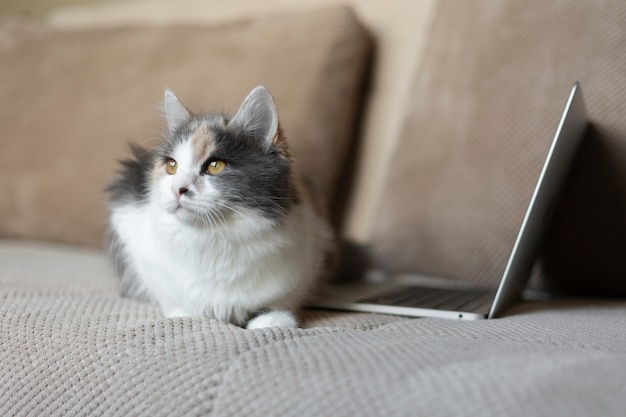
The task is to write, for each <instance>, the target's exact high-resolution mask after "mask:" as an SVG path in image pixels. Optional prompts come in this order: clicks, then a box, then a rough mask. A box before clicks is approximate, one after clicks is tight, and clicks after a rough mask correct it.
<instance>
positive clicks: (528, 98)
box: [372, 0, 626, 294]
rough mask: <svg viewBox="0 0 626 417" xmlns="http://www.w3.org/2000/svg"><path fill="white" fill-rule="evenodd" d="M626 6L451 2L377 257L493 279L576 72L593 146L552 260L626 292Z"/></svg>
mask: <svg viewBox="0 0 626 417" xmlns="http://www.w3.org/2000/svg"><path fill="white" fill-rule="evenodd" d="M624 16H626V5H625V4H624V2H620V1H611V2H602V3H598V2H592V1H585V2H565V3H563V2H559V1H545V0H533V1H516V0H507V1H499V2H495V3H494V2H491V1H485V0H470V1H464V2H457V1H454V0H443V1H441V3H440V4H439V9H438V11H437V13H436V18H435V21H434V23H433V28H432V33H431V37H430V41H429V44H428V45H429V46H428V48H427V54H426V56H425V57H424V61H423V65H422V66H421V67H420V69H419V71H418V73H417V74H416V78H415V87H414V90H413V92H412V102H411V105H410V108H409V109H408V111H407V113H408V116H407V118H406V123H405V126H404V128H403V132H402V135H401V137H400V139H399V142H398V143H397V145H396V149H395V151H394V152H395V154H394V159H393V163H392V164H391V168H390V172H389V175H388V177H387V180H386V187H385V193H384V195H383V198H382V199H381V204H380V207H379V208H378V210H377V220H378V221H377V222H376V224H375V226H374V231H373V238H372V242H373V247H374V252H375V254H376V260H377V263H378V265H380V266H382V267H385V268H388V269H392V270H401V271H415V272H420V273H425V274H430V275H436V276H444V277H451V278H457V279H464V280H470V281H474V282H477V283H485V284H494V283H497V282H498V281H499V280H500V277H501V276H502V273H503V271H504V268H505V265H506V260H507V258H508V256H509V254H510V252H511V249H512V246H513V243H514V239H515V237H516V234H517V232H518V230H519V228H520V226H521V222H522V219H523V216H524V213H525V210H526V208H527V206H528V202H529V201H530V196H531V194H532V191H533V188H534V185H535V183H536V181H537V178H538V177H539V172H540V169H541V166H542V164H543V161H544V159H545V156H546V154H547V151H548V147H549V144H550V142H551V140H552V137H553V135H554V132H555V131H556V128H557V124H558V121H559V116H560V114H561V112H562V110H563V107H564V105H565V102H566V99H567V96H568V93H569V91H570V88H571V86H572V84H573V83H574V82H575V81H577V80H579V81H580V82H581V83H582V89H583V93H584V96H585V99H586V104H587V108H588V113H589V115H590V118H591V121H592V123H593V124H594V125H595V126H596V128H595V134H592V135H589V137H588V138H587V139H590V140H592V141H593V142H597V143H594V144H589V145H583V148H585V149H584V152H583V154H582V155H581V157H580V158H579V160H578V161H577V162H576V163H575V167H574V171H575V172H574V173H573V175H571V178H572V180H573V181H575V182H573V183H572V185H571V186H570V187H569V189H568V191H567V192H566V196H565V197H564V198H563V204H562V205H561V206H560V207H559V208H558V209H557V221H556V222H555V224H554V228H553V229H552V230H551V233H550V236H549V239H548V242H549V245H548V250H547V251H546V254H545V256H546V264H547V265H548V264H549V265H550V268H547V269H546V270H547V271H548V272H549V273H551V274H552V276H553V277H554V281H553V282H555V283H556V282H560V284H561V288H568V283H567V279H568V277H570V278H571V277H575V279H577V280H579V281H583V282H586V284H585V286H584V287H585V289H584V290H583V291H589V290H591V289H592V288H594V287H595V288H599V287H598V286H599V285H600V281H603V282H604V285H603V288H604V290H605V292H612V293H617V292H619V291H621V293H622V294H626V281H625V280H624V276H626V257H624V256H623V254H624V253H626V241H625V240H624V239H623V236H624V235H626V217H625V216H624V213H626V200H625V199H624V198H623V196H624V195H626V176H625V175H623V172H624V170H625V169H626V118H624V114H626V105H625V103H626V101H624V99H623V98H624V97H626V53H625V49H624V47H623V46H624V45H625V44H626V30H624ZM592 133H593V129H592ZM591 136H593V138H591ZM587 196H588V197H587ZM592 277H594V278H593V279H592ZM570 288H571V287H570ZM582 288H583V287H581V290H582Z"/></svg>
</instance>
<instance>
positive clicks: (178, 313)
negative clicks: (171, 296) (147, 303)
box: [163, 307, 191, 319]
mask: <svg viewBox="0 0 626 417" xmlns="http://www.w3.org/2000/svg"><path fill="white" fill-rule="evenodd" d="M163 315H164V316H165V317H166V318H168V319H172V318H175V317H190V316H191V314H189V313H187V312H186V311H184V310H183V309H182V308H178V307H173V308H168V309H167V310H163Z"/></svg>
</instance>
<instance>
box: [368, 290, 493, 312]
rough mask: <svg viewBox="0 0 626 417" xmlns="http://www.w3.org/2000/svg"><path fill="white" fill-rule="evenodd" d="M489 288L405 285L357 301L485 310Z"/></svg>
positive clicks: (490, 294)
mask: <svg viewBox="0 0 626 417" xmlns="http://www.w3.org/2000/svg"><path fill="white" fill-rule="evenodd" d="M493 298H494V294H493V292H492V291H491V290H483V289H473V288H472V289H455V288H435V287H425V286H406V287H401V288H399V289H398V288H396V289H394V290H393V291H390V292H387V293H382V294H377V295H375V296H374V297H369V298H364V299H361V300H359V301H357V302H359V303H363V304H380V305H390V306H399V307H414V308H428V309H436V310H449V311H461V310H462V311H469V312H472V311H477V310H486V309H487V308H488V307H489V306H490V305H491V303H492V302H493Z"/></svg>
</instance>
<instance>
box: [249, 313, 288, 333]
mask: <svg viewBox="0 0 626 417" xmlns="http://www.w3.org/2000/svg"><path fill="white" fill-rule="evenodd" d="M297 325H298V322H297V320H296V318H295V317H294V315H293V314H292V313H291V312H289V311H269V312H267V313H264V314H261V315H259V316H257V317H255V318H253V319H252V320H250V321H249V322H248V324H247V325H246V329H263V328H265V327H296V326H297Z"/></svg>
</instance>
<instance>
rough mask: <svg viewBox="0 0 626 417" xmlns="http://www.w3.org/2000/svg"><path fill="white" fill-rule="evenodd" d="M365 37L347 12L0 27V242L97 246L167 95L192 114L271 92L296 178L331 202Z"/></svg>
mask: <svg viewBox="0 0 626 417" xmlns="http://www.w3.org/2000/svg"><path fill="white" fill-rule="evenodd" d="M369 45H370V44H369V40H368V37H367V36H366V34H365V32H364V30H363V29H362V28H361V26H360V25H359V24H358V23H357V21H356V19H355V17H354V16H353V14H352V13H351V12H350V11H349V10H348V9H346V8H344V7H331V8H325V9H320V10H317V11H308V12H307V13H298V14H291V15H281V16H271V17H264V18H248V19H243V20H241V21H237V22H234V23H232V24H228V25H222V26H214V27H203V26H186V27H183V26H169V27H150V28H118V29H107V30H81V31H69V32H62V31H52V30H47V29H45V28H36V29H35V30H32V28H31V27H30V26H29V27H24V26H20V25H17V26H16V25H15V24H12V25H10V24H5V25H3V26H2V27H1V29H0V73H1V74H2V77H3V82H2V83H0V140H1V141H2V148H3V152H2V153H0V189H2V193H3V196H2V199H0V236H5V237H23V238H24V237H25V238H39V239H48V240H57V241H65V242H72V243H80V244H88V245H96V246H97V245H100V244H102V241H103V230H104V229H105V225H106V219H107V208H106V195H105V193H104V192H103V189H104V187H105V185H106V184H107V182H108V181H109V180H110V178H111V176H112V175H113V173H114V171H115V170H116V160H117V159H120V158H122V157H124V156H125V155H126V154H127V142H139V143H143V144H150V143H151V142H152V141H153V140H154V138H156V137H158V136H159V135H160V132H161V129H162V128H163V123H162V122H161V120H160V116H159V102H160V100H161V99H162V94H163V88H164V87H168V88H170V89H172V90H173V91H174V92H175V93H176V94H177V95H178V97H180V98H181V99H182V100H183V101H184V102H185V103H186V104H187V105H188V106H189V107H190V108H191V109H192V110H196V111H218V112H221V111H224V112H234V111H236V110H237V108H238V105H239V104H240V102H241V100H243V98H244V97H245V96H246V94H247V93H248V92H249V91H250V90H251V89H252V87H254V86H255V85H258V84H264V85H266V86H267V87H268V88H269V89H270V91H271V92H272V93H273V95H274V97H275V99H276V102H277V106H278V108H279V113H280V118H281V120H282V126H283V129H284V132H285V134H286V136H287V139H288V141H290V143H291V148H292V153H293V155H294V157H295V158H296V159H297V160H298V164H299V166H300V171H301V172H302V173H303V174H304V175H307V176H308V177H309V182H310V183H311V184H312V185H313V187H314V188H315V189H316V191H317V192H319V193H320V194H322V195H323V196H324V197H325V198H326V202H325V204H326V205H328V204H329V202H330V201H331V200H332V197H333V196H334V193H335V189H336V183H337V180H338V178H339V176H340V175H341V173H342V170H343V167H344V165H345V164H346V155H347V150H348V148H349V145H350V142H351V140H352V138H353V127H354V122H355V116H356V114H357V111H358V108H359V100H358V99H359V98H360V87H361V84H362V80H363V78H364V75H365V72H366V71H365V70H366V66H367V63H368V59H367V58H368V53H369Z"/></svg>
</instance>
